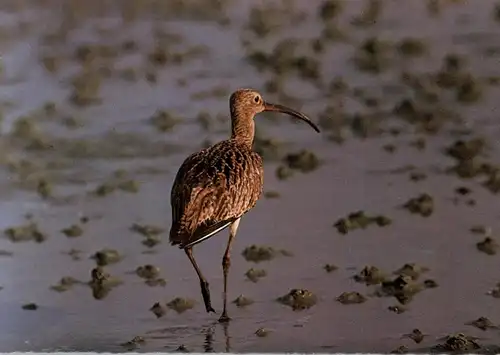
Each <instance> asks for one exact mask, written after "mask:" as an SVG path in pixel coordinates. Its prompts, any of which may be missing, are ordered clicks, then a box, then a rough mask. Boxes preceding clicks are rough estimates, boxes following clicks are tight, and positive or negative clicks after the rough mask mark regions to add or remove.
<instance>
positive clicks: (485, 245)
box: [476, 237, 498, 255]
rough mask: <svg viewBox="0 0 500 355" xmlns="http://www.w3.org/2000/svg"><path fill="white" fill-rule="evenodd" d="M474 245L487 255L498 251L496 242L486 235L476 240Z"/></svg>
mask: <svg viewBox="0 0 500 355" xmlns="http://www.w3.org/2000/svg"><path fill="white" fill-rule="evenodd" d="M476 247H477V249H478V250H479V251H481V252H483V253H485V254H487V255H495V254H496V253H497V252H498V242H497V241H496V240H494V239H493V238H491V237H486V238H484V240H482V241H480V242H477V243H476Z"/></svg>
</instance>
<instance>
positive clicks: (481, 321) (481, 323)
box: [465, 317, 498, 330]
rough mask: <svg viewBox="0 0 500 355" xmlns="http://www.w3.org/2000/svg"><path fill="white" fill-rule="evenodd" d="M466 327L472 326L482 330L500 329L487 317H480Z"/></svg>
mask: <svg viewBox="0 0 500 355" xmlns="http://www.w3.org/2000/svg"><path fill="white" fill-rule="evenodd" d="M465 325H472V326H474V327H476V328H479V329H481V330H488V329H498V326H497V325H495V324H493V322H492V321H491V320H489V319H488V318H486V317H479V318H478V319H476V320H473V321H470V322H467V323H465Z"/></svg>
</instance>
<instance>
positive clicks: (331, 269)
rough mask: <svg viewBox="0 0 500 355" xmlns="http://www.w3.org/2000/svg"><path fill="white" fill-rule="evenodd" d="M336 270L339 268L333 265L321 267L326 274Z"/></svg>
mask: <svg viewBox="0 0 500 355" xmlns="http://www.w3.org/2000/svg"><path fill="white" fill-rule="evenodd" d="M338 268H339V267H338V266H336V265H333V264H325V265H323V269H324V270H325V271H326V272H328V273H330V272H334V271H335V270H338Z"/></svg>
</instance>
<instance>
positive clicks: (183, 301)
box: [167, 297, 195, 313]
mask: <svg viewBox="0 0 500 355" xmlns="http://www.w3.org/2000/svg"><path fill="white" fill-rule="evenodd" d="M194 305H195V301H194V300H191V299H188V298H182V297H176V298H174V299H173V300H171V301H170V302H168V303H167V307H168V308H170V309H173V310H174V311H176V312H177V313H183V312H185V311H187V310H189V309H191V308H193V307H194Z"/></svg>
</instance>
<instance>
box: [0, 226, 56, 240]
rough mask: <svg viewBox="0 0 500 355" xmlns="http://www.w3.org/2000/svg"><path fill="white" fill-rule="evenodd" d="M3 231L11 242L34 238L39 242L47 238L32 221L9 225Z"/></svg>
mask: <svg viewBox="0 0 500 355" xmlns="http://www.w3.org/2000/svg"><path fill="white" fill-rule="evenodd" d="M4 233H5V235H6V236H7V237H8V238H9V239H10V240H11V241H12V242H25V241H29V240H34V241H36V242H38V243H41V242H43V241H45V240H46V239H47V236H46V235H45V234H44V233H43V232H41V231H40V229H39V228H38V225H37V224H36V223H34V222H30V223H28V224H25V225H19V226H16V227H9V228H7V229H5V230H4Z"/></svg>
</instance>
